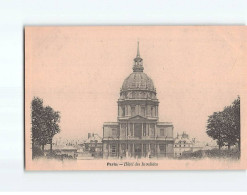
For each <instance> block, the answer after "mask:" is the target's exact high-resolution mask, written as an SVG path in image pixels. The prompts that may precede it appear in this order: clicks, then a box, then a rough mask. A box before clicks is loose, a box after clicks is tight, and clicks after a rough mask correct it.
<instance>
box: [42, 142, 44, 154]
mask: <svg viewBox="0 0 247 195" xmlns="http://www.w3.org/2000/svg"><path fill="white" fill-rule="evenodd" d="M42 151H43V152H44V151H45V145H44V144H43V145H42Z"/></svg>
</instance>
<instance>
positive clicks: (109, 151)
mask: <svg viewBox="0 0 247 195" xmlns="http://www.w3.org/2000/svg"><path fill="white" fill-rule="evenodd" d="M110 149H111V147H110V142H108V157H109V156H110V155H111V154H110V153H111V150H110Z"/></svg>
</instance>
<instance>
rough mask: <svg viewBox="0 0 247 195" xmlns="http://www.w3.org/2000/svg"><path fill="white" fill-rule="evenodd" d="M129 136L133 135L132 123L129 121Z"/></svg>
mask: <svg viewBox="0 0 247 195" xmlns="http://www.w3.org/2000/svg"><path fill="white" fill-rule="evenodd" d="M130 136H133V124H132V123H130Z"/></svg>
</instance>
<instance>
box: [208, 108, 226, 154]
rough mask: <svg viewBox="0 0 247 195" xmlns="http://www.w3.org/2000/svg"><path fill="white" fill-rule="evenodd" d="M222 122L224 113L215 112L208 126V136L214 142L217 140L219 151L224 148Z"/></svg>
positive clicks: (209, 119)
mask: <svg viewBox="0 0 247 195" xmlns="http://www.w3.org/2000/svg"><path fill="white" fill-rule="evenodd" d="M222 120H223V116H222V112H214V113H213V114H212V115H211V116H209V118H208V124H207V134H208V136H210V137H212V138H213V139H214V140H217V144H218V146H219V149H221V147H222V146H224V135H223V127H222Z"/></svg>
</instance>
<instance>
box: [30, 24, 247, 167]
mask: <svg viewBox="0 0 247 195" xmlns="http://www.w3.org/2000/svg"><path fill="white" fill-rule="evenodd" d="M246 32H247V31H246V27H245V26H74V27H72V26H70V27H69V26H68V27H66V26H63V27H62V26H61V27H60V26H49V27H48V26H47V27H45V26H35V27H33V26H28V27H25V168H26V170H222V169H225V170H231V169H246V162H247V161H246V158H247V156H246V155H247V151H246V149H247V148H246V121H245V120H243V119H244V118H246V116H247V113H246V111H247V108H246V105H247V104H246V92H247V91H246V86H247V85H246V84H247V83H246V81H247V79H246V71H247V63H246V62H247V61H246V56H247V55H246V54H247V49H246V39H247V33H246ZM240 101H241V103H240ZM240 105H241V109H240Z"/></svg>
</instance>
